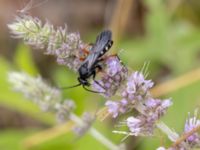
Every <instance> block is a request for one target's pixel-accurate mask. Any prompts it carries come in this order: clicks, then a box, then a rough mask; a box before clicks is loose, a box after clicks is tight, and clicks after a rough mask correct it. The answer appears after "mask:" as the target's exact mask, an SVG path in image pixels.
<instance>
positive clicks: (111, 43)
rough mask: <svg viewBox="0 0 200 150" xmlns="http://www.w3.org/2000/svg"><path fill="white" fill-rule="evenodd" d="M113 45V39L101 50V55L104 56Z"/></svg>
mask: <svg viewBox="0 0 200 150" xmlns="http://www.w3.org/2000/svg"><path fill="white" fill-rule="evenodd" d="M112 45H113V41H112V40H109V41H108V43H107V44H106V45H105V47H104V49H103V50H102V51H101V52H100V55H99V57H101V56H103V55H104V54H105V53H106V52H107V51H108V50H109V49H110V48H111V47H112Z"/></svg>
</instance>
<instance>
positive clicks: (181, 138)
mask: <svg viewBox="0 0 200 150" xmlns="http://www.w3.org/2000/svg"><path fill="white" fill-rule="evenodd" d="M199 130H200V125H198V126H197V127H195V128H193V129H192V130H191V131H189V132H187V133H184V134H183V135H182V136H181V137H180V138H178V139H177V140H176V142H174V144H173V145H172V146H171V147H176V146H178V145H179V144H180V143H181V142H183V141H185V140H186V139H187V138H188V137H190V136H191V135H192V134H194V133H196V132H197V131H199Z"/></svg>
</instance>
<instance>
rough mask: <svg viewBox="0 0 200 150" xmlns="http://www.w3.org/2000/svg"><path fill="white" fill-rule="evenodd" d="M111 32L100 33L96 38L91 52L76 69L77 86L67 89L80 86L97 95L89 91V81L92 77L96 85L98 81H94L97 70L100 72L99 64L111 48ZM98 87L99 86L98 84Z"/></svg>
mask: <svg viewBox="0 0 200 150" xmlns="http://www.w3.org/2000/svg"><path fill="white" fill-rule="evenodd" d="M112 45H113V41H112V32H111V31H110V30H105V31H102V32H101V33H100V34H99V35H98V36H97V38H96V42H95V43H94V44H92V47H91V50H90V52H89V54H88V56H87V57H86V58H85V60H84V61H83V62H82V64H81V66H80V67H79V69H78V73H79V77H78V78H77V80H78V82H79V84H77V85H74V86H71V87H67V88H72V87H77V86H80V85H82V86H83V88H84V89H85V90H87V91H90V92H94V93H99V92H97V91H92V90H89V89H88V88H86V87H89V86H90V85H91V84H90V82H89V79H90V78H91V77H92V78H93V80H94V82H96V83H97V84H99V83H98V81H96V80H95V76H96V73H97V70H102V66H101V62H102V61H103V60H104V59H103V58H102V56H103V55H104V54H105V53H106V52H107V51H108V50H109V49H110V48H111V47H112ZM99 85H100V84H99ZM100 86H101V85H100Z"/></svg>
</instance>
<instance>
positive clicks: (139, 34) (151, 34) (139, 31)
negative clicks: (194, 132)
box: [0, 0, 200, 150]
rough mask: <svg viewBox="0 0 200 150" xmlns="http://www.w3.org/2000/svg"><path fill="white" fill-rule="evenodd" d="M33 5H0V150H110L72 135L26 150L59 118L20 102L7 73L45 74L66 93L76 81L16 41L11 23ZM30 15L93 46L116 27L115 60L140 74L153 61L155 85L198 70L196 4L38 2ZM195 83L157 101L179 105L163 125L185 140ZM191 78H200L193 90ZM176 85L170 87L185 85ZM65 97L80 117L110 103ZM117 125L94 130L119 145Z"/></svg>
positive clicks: (169, 0)
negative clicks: (99, 36) (105, 30)
mask: <svg viewBox="0 0 200 150" xmlns="http://www.w3.org/2000/svg"><path fill="white" fill-rule="evenodd" d="M28 2H29V1H25V0H15V1H12V0H0V150H25V149H32V150H66V149H67V150H88V149H94V148H95V149H96V150H104V149H106V147H105V146H103V145H102V144H101V143H99V142H98V141H96V140H95V139H93V137H91V136H90V135H89V134H86V135H84V136H83V137H81V138H78V139H76V138H75V136H74V135H73V133H72V132H69V133H64V134H63V135H60V136H55V138H53V139H51V140H49V141H46V142H43V143H41V144H38V145H35V146H33V147H28V148H27V147H26V146H27V145H26V146H25V145H24V143H23V141H24V140H25V139H27V138H28V137H30V136H32V135H34V134H35V133H38V132H42V131H43V130H46V129H48V128H51V127H53V126H54V125H55V124H56V122H55V116H54V115H53V114H49V113H43V112H41V111H40V110H39V108H38V107H37V106H36V105H34V104H33V103H31V102H30V101H28V100H27V99H25V98H24V97H23V95H21V94H19V93H15V92H14V91H13V90H12V87H11V85H10V84H9V83H8V81H7V74H8V72H9V71H13V70H14V71H24V72H27V73H29V74H30V75H33V76H36V75H38V74H41V76H42V77H43V78H45V80H47V81H48V82H50V83H51V84H52V85H60V86H67V85H73V84H74V83H76V82H77V81H76V78H77V75H76V74H75V73H73V72H71V71H70V70H68V69H67V68H66V67H64V66H59V65H58V64H56V61H55V58H54V57H50V56H48V55H43V54H42V52H41V51H39V50H35V49H33V48H31V47H29V46H27V45H24V44H23V42H22V41H21V40H16V39H13V38H11V35H10V34H9V31H8V28H7V24H8V23H11V22H12V21H13V20H14V16H15V15H16V14H17V12H16V11H17V10H20V9H22V8H23V7H24V6H25V5H26V4H27V3H28ZM38 4H39V5H38ZM34 6H37V7H34ZM30 14H31V15H32V16H37V17H39V18H40V19H42V20H45V19H46V18H47V19H48V20H49V21H50V22H51V23H52V24H54V25H55V26H58V25H64V23H67V25H68V29H69V31H71V32H73V31H79V32H80V34H81V37H82V39H83V41H85V42H88V43H91V42H94V41H95V37H96V35H97V34H98V33H99V32H100V31H102V29H103V28H111V30H112V31H113V36H114V37H113V38H114V48H113V49H112V51H111V52H110V53H117V52H119V51H120V50H121V49H123V51H121V52H120V58H121V59H122V61H123V62H124V63H125V64H126V65H127V66H129V67H130V68H132V69H133V70H140V69H141V68H142V66H143V65H144V62H147V61H148V62H150V65H149V68H148V72H149V76H148V78H149V79H152V80H153V81H155V83H156V85H158V86H159V85H160V84H162V83H163V82H166V83H167V82H170V81H172V80H173V79H176V78H177V77H180V76H181V77H182V76H183V77H185V74H186V75H187V74H188V73H190V72H193V71H194V70H198V69H199V66H200V65H199V64H200V1H199V0H177V1H173V0H164V1H163V0H162V1H161V0H76V1H73V0H57V1H54V0H47V1H45V0H33V8H32V9H31V10H30ZM198 76H200V74H199V73H196V74H195V73H193V74H192V75H190V76H187V77H185V78H183V79H182V80H181V82H183V83H184V82H187V83H188V84H187V85H185V86H182V87H179V88H177V89H176V88H175V90H172V91H171V92H165V93H164V94H160V95H161V96H162V97H171V98H172V99H173V103H174V105H173V106H172V107H171V108H170V109H169V111H168V113H167V114H166V116H165V117H164V118H163V119H162V120H163V121H164V122H165V123H166V124H167V125H169V127H171V128H173V129H175V130H176V131H178V132H180V133H181V131H182V129H183V127H184V121H185V119H186V117H187V113H188V112H193V111H194V109H195V108H198V107H199V103H200V94H199V93H200V92H199V89H200V81H199V80H198ZM193 78H197V79H196V80H195V81H193V82H191V84H190V80H192V79H193ZM184 79H185V80H184ZM173 83H174V84H172V85H171V86H173V87H176V86H178V85H176V84H180V82H179V83H176V82H173ZM181 85H184V84H182V83H181ZM77 93H78V94H77ZM155 95H159V93H155ZM63 96H64V97H66V98H71V99H73V100H74V101H75V103H76V104H77V109H76V113H77V114H78V115H80V114H81V113H82V112H84V111H89V112H96V111H98V110H99V109H100V108H102V107H103V105H104V102H105V99H104V98H102V97H100V96H97V95H96V94H94V93H88V92H87V91H85V90H84V89H82V88H81V87H79V88H74V89H70V90H67V91H63ZM116 122H117V121H116V120H111V119H107V120H105V121H104V122H100V121H98V120H97V121H96V122H95V124H94V126H95V127H96V128H97V129H98V130H99V131H100V132H101V133H102V134H104V135H105V136H106V137H108V138H110V139H111V140H112V141H113V142H115V143H118V144H119V143H120V140H121V139H122V137H123V136H121V135H116V134H113V133H112V132H111V131H112V130H113V129H116V128H115V127H114V124H116ZM40 138H41V139H42V138H43V137H40ZM163 141H164V143H163ZM125 143H126V145H127V149H128V150H146V149H148V150H154V149H156V148H157V147H159V146H160V145H161V144H165V145H169V144H170V142H169V141H168V140H167V139H166V137H165V136H163V135H162V133H160V132H159V133H158V136H155V137H146V138H144V137H139V138H138V137H129V138H127V139H126V140H125Z"/></svg>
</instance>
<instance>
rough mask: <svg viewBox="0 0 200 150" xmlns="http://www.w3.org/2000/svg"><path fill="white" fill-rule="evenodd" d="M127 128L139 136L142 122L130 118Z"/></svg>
mask: <svg viewBox="0 0 200 150" xmlns="http://www.w3.org/2000/svg"><path fill="white" fill-rule="evenodd" d="M127 126H128V128H129V130H130V131H131V133H133V135H135V136H138V135H139V134H140V131H141V127H140V126H141V120H139V119H137V118H135V117H128V119H127Z"/></svg>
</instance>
